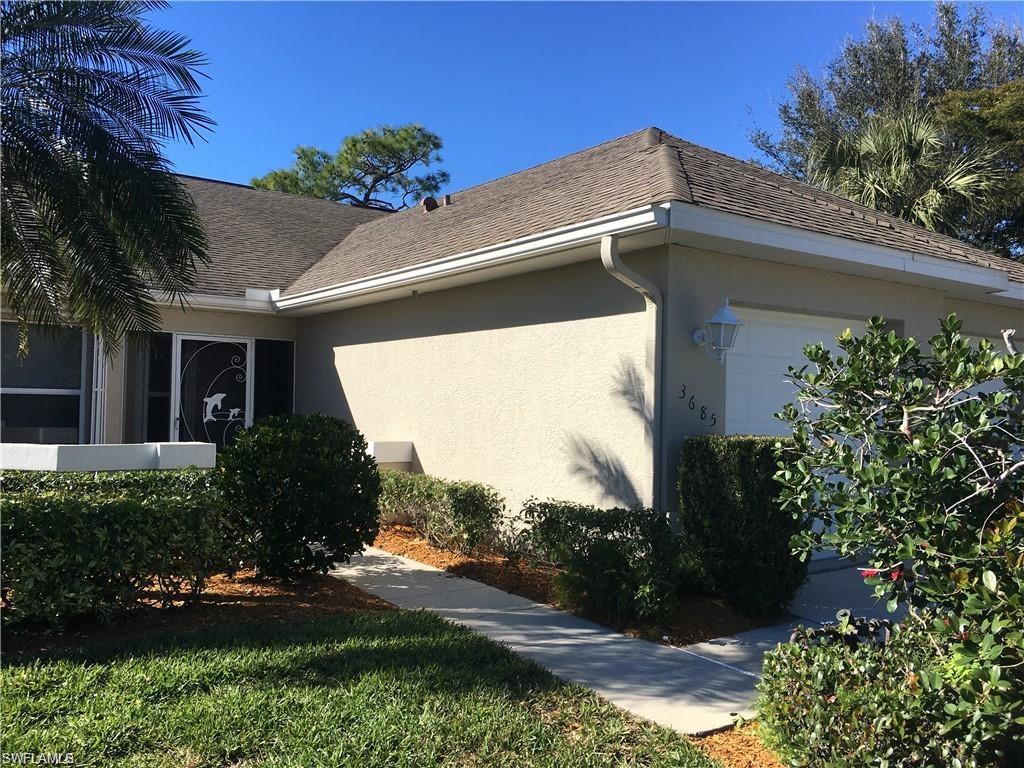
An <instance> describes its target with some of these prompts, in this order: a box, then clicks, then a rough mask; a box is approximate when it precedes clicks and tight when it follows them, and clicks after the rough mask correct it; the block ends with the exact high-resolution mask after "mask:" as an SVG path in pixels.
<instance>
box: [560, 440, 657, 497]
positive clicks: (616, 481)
mask: <svg viewBox="0 0 1024 768" xmlns="http://www.w3.org/2000/svg"><path fill="white" fill-rule="evenodd" d="M565 452H566V454H567V456H568V458H569V471H570V472H571V473H572V474H573V475H574V476H576V477H579V478H581V479H582V480H584V481H586V482H587V483H589V484H590V485H594V486H597V488H599V489H600V491H601V493H602V500H607V501H609V502H611V503H612V504H613V505H615V506H618V507H639V506H642V502H641V500H640V494H639V493H637V490H636V486H635V485H634V484H633V481H632V480H631V479H630V477H629V472H628V471H627V470H626V465H625V464H623V462H622V459H620V458H619V457H618V456H616V455H615V454H614V453H612V452H611V451H609V450H608V449H607V448H605V447H604V446H601V445H599V444H598V443H596V442H595V441H593V440H590V439H588V438H585V437H578V436H575V435H566V437H565Z"/></svg>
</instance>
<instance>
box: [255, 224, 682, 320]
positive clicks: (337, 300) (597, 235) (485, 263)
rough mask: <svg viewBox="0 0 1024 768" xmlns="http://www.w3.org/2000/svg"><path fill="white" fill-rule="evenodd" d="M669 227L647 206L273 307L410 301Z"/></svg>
mask: <svg viewBox="0 0 1024 768" xmlns="http://www.w3.org/2000/svg"><path fill="white" fill-rule="evenodd" d="M667 224H668V209H667V208H666V207H665V206H664V205H661V204H651V205H645V206H643V207H641V208H633V209H630V210H628V211H623V212H621V213H615V214H611V215H609V216H602V217H600V218H596V219H591V220H588V221H585V222H581V223H579V224H573V225H570V226H566V227H559V228H557V229H552V230H547V231H545V232H540V233H537V234H535V235H530V236H528V237H524V238H519V239H517V240H511V241H507V242H504V243H498V244H496V245H492V246H488V247H486V248H479V249H476V250H472V251H467V252H464V253H458V254H454V255H452V256H446V257H445V258H442V259H436V260H434V261H430V262H426V263H423V264H416V265H412V266H409V267H404V268H402V269H397V270H393V271H390V272H383V273H381V274H378V275H373V276H371V277H367V278H361V279H358V280H352V281H348V282H344V283H338V284H335V285H330V286H325V287H323V288H314V289H309V290H305V291H300V292H297V293H294V294H290V295H285V296H282V297H281V298H279V299H278V300H277V301H276V302H275V306H276V307H277V309H278V310H279V311H281V312H284V313H292V314H314V313H318V312H330V311H335V310H337V309H342V308H345V307H346V306H354V305H355V304H356V303H359V304H366V303H372V302H374V301H386V300H388V299H390V298H395V297H396V294H397V295H402V294H403V293H404V294H405V295H408V292H409V291H410V290H414V289H417V288H418V287H420V286H425V285H428V284H429V285H430V286H431V288H432V289H438V288H441V287H445V286H446V284H445V283H444V282H443V281H446V280H450V279H452V278H465V277H466V276H468V275H472V274H473V273H482V272H483V271H484V270H489V271H493V270H496V269H498V268H501V267H509V266H511V265H514V264H518V263H521V262H526V261H531V262H532V264H531V268H543V267H544V266H546V265H545V264H544V263H543V262H542V261H541V260H542V258H543V257H544V256H546V255H551V254H555V253H562V252H565V251H568V250H572V249H574V248H579V247H581V246H587V245H595V244H597V243H598V242H599V241H600V239H601V238H602V237H604V236H605V235H620V236H626V235H633V234H640V233H644V232H649V231H653V230H658V229H664V228H665V226H666V225H667ZM506 273H507V272H506ZM477 277H478V278H480V279H489V278H490V274H487V275H484V274H478V275H477ZM472 281H473V280H465V279H463V280H462V282H472Z"/></svg>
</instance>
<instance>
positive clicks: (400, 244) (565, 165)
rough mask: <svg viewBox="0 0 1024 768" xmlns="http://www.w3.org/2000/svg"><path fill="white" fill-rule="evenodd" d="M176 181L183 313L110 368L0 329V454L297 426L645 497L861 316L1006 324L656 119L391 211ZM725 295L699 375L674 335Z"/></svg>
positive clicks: (558, 486)
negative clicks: (1, 444) (720, 342)
mask: <svg viewBox="0 0 1024 768" xmlns="http://www.w3.org/2000/svg"><path fill="white" fill-rule="evenodd" d="M184 182H185V183H186V185H187V186H188V189H189V191H190V192H191V193H192V195H193V197H194V198H195V201H196V203H197V205H198V207H199V210H200V212H201V214H202V216H203V217H204V219H205V221H206V225H207V229H208V236H209V241H210V256H211V258H212V262H211V263H210V265H209V266H207V267H204V268H202V269H201V272H200V275H199V279H198V284H197V287H196V290H195V293H194V294H193V295H192V296H191V297H190V299H189V301H190V305H191V306H190V308H189V309H187V310H182V309H181V308H180V307H176V306H172V305H170V304H166V305H165V306H164V308H163V310H162V311H163V328H164V331H163V332H162V333H158V334H154V335H152V336H150V337H148V338H146V339H142V340H137V341H136V342H133V343H130V344H126V345H125V346H124V348H123V350H122V351H121V352H120V353H119V354H117V355H116V356H113V357H110V356H104V355H103V353H102V351H101V350H100V349H99V345H98V344H95V343H93V341H92V340H91V339H89V338H87V337H85V335H84V334H82V333H81V332H79V331H75V330H73V329H69V330H68V331H67V332H66V333H65V334H64V335H63V336H62V337H61V338H58V339H54V338H47V337H45V336H41V335H35V334H34V335H33V337H32V339H31V345H30V348H31V352H30V354H29V356H28V358H27V359H26V360H24V361H21V360H18V358H17V353H16V347H17V345H16V343H15V339H16V333H17V331H16V328H14V327H13V326H12V325H11V324H9V323H5V324H4V326H3V340H2V341H3V344H2V347H3V349H2V352H3V369H2V378H3V380H2V387H3V389H2V398H3V403H2V420H3V425H2V437H3V440H4V441H12V442H17V441H20V442H33V441H35V442H83V443H85V442H113V443H116V442H143V441H164V440H203V441H213V442H217V443H223V442H225V441H228V440H230V439H231V435H232V434H233V433H234V432H235V431H237V430H238V429H239V428H241V427H242V426H243V425H245V424H248V423H250V422H251V421H252V420H253V419H254V418H259V417H260V416H261V415H264V414H268V413H275V412H281V411H291V410H294V411H297V412H323V413H328V414H332V415H334V416H338V417H340V418H344V419H348V420H351V421H352V422H353V423H354V424H355V425H356V426H357V427H358V428H359V429H360V430H361V431H362V432H363V434H364V435H366V437H367V439H368V440H371V441H374V444H375V445H376V446H379V448H378V449H377V450H379V459H380V460H381V461H382V462H385V463H392V464H397V465H400V466H405V467H408V468H410V469H413V470H416V471H424V472H427V473H430V474H435V475H439V476H443V477H448V478H458V479H467V480H478V481H483V482H486V483H489V484H491V485H493V486H495V487H496V488H498V489H499V490H500V491H502V492H503V493H505V494H506V496H507V497H508V498H509V499H510V501H511V502H512V503H513V504H515V503H517V502H519V501H521V500H522V499H524V498H526V497H529V496H538V497H559V498H570V499H576V500H579V501H584V502H593V503H597V504H602V505H613V504H614V505H630V504H637V503H642V504H653V505H657V506H671V503H672V497H673V495H674V494H673V492H672V486H673V484H674V468H675V464H676V457H677V454H678V449H679V446H680V442H681V440H682V439H683V438H684V436H686V435H689V434H694V433H702V432H719V433H769V434H770V433H779V432H780V431H781V430H782V425H780V424H779V423H777V422H776V421H775V420H774V418H773V416H772V414H773V413H774V412H775V411H777V410H778V409H779V407H780V406H781V405H782V403H784V402H786V401H787V400H789V399H790V398H791V396H792V392H791V390H790V388H788V386H787V384H786V382H785V381H784V379H783V375H784V373H785V371H786V368H787V366H789V365H791V364H796V363H798V362H799V361H800V359H801V348H802V346H803V345H804V344H807V343H811V342H816V341H818V340H822V339H824V340H829V339H832V338H833V337H834V336H835V335H836V334H838V333H841V332H842V331H843V330H844V329H846V328H851V329H853V330H855V331H856V330H858V329H860V328H862V327H863V323H864V321H865V320H866V319H867V318H868V317H870V316H872V315H876V314H880V315H885V316H886V317H887V318H889V320H890V321H891V322H892V324H893V326H894V327H895V328H896V329H897V330H899V331H900V332H902V333H904V334H908V335H913V336H916V337H922V338H923V337H928V336H930V335H932V334H933V333H935V332H936V330H937V328H938V321H939V318H940V317H943V316H945V315H947V314H949V313H951V312H956V313H958V314H959V315H960V316H961V317H962V318H963V321H964V328H965V330H966V331H967V332H968V333H969V334H971V335H975V336H978V337H990V338H993V339H997V338H998V337H999V335H1000V332H1001V330H1002V329H1004V328H1009V327H1013V328H1021V327H1024V264H1021V263H1017V262H1014V261H1012V260H1009V259H1005V258H1002V257H999V256H995V255H992V254H990V253H987V252H985V251H982V250H978V249H976V248H973V247H971V246H969V245H967V244H965V243H963V242H960V241H958V240H955V239H953V238H949V237H945V236H943V235H938V234H934V233H932V232H928V231H926V230H924V229H922V228H919V227H917V226H914V225H912V224H909V223H907V222H905V221H902V220H900V219H897V218H893V217H891V216H887V215H885V214H882V213H879V212H877V211H874V210H870V209H867V208H864V207H861V206H859V205H856V204H854V203H851V202H849V201H847V200H844V199H842V198H839V197H835V196H833V195H830V194H827V193H825V192H822V191H821V190H818V189H815V188H813V187H810V186H807V185H805V184H802V183H799V182H796V181H794V180H792V179H789V178H784V177H782V176H779V175H776V174H774V173H771V172H769V171H767V170H765V169H763V168H760V167H757V166H755V165H752V164H749V163H745V162H741V161H740V160H737V159H735V158H732V157H728V156H726V155H722V154H719V153H717V152H713V151H711V150H708V149H704V148H702V147H699V146H696V145H694V144H691V143H689V142H686V141H682V140H680V139H678V138H675V137H674V136H671V135H669V134H667V133H665V132H664V131H661V130H659V129H657V128H648V129H645V130H642V131H638V132H636V133H633V134H631V135H629V136H625V137H622V138H619V139H615V140H614V141H609V142H607V143H604V144H601V145H599V146H596V147H592V148H590V149H585V150H583V151H580V152H576V153H574V154H571V155H567V156H565V157H561V158H558V159H557V160H553V161H551V162H548V163H544V164H542V165H538V166H536V167H534V168H530V169H528V170H525V171H521V172H519V173H515V174H512V175H510V176H505V177H503V178H500V179H497V180H495V181H491V182H488V183H486V184H482V185H480V186H477V187H472V188H470V189H466V190H463V191H461V192H456V193H453V194H451V195H445V196H444V197H443V199H440V200H437V201H435V200H427V201H425V204H423V205H420V206H417V207H416V208H415V209H411V210H407V211H403V212H399V213H387V212H382V211H377V210H368V209H365V208H356V207H351V206H347V205H341V204H337V203H332V202H327V201H322V200H313V199H308V198H302V197H296V196H291V195H286V194H281V193H277V192H268V191H262V190H256V189H252V188H250V187H246V186H243V185H237V184H229V183H224V182H218V181H210V180H206V179H198V178H191V177H184ZM727 299H728V300H729V302H730V304H731V308H732V311H733V312H734V313H735V315H736V316H737V317H738V319H739V321H741V322H742V323H743V325H742V326H741V327H740V328H739V332H738V334H737V336H736V340H735V346H734V347H733V348H732V349H731V350H730V351H728V352H727V353H725V354H724V360H720V357H722V351H721V350H716V349H715V348H714V347H715V345H714V344H712V343H711V342H712V341H713V339H711V338H708V334H707V333H705V334H704V335H703V337H702V335H701V334H697V335H696V336H695V333H694V332H695V331H698V330H701V329H705V330H706V325H707V323H708V321H709V320H711V319H712V318H713V316H715V314H716V312H718V311H719V310H720V309H721V308H723V305H724V304H725V303H726V300H727ZM695 338H696V341H695ZM701 340H703V341H704V343H703V345H700V344H698V343H697V342H698V341H701ZM410 443H411V449H409V447H408V444H410ZM396 446H398V447H397V448H396ZM402 446H405V447H402Z"/></svg>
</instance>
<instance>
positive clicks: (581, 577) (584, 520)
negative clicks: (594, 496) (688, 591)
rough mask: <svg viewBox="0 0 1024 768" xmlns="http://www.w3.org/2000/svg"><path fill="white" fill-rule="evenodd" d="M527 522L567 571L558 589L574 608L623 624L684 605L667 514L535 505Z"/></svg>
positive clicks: (526, 511)
mask: <svg viewBox="0 0 1024 768" xmlns="http://www.w3.org/2000/svg"><path fill="white" fill-rule="evenodd" d="M523 517H524V519H525V522H526V523H528V524H529V525H530V526H531V528H530V533H529V537H530V539H531V541H532V544H533V547H534V548H535V549H536V551H537V552H539V553H540V554H541V555H542V556H543V557H545V558H546V559H548V560H549V561H551V562H553V563H555V564H556V565H558V566H559V567H561V568H562V569H563V570H562V572H561V573H560V574H559V575H558V576H557V577H556V578H555V588H556V590H557V591H558V593H559V597H560V598H561V599H562V600H563V601H564V602H566V603H568V604H569V605H570V606H573V607H575V608H579V609H580V610H582V611H583V612H584V613H587V614H589V615H591V616H594V617H595V618H599V619H608V620H611V621H613V622H622V621H632V620H634V619H657V618H661V617H663V616H665V615H666V614H668V613H670V612H671V611H672V609H673V608H674V607H675V606H676V605H677V601H678V584H679V550H678V544H677V543H676V537H675V536H674V535H673V533H672V529H671V527H670V525H669V521H668V518H667V516H666V515H665V514H664V513H661V512H654V511H652V510H650V509H598V508H596V507H590V506H587V505H584V504H574V503H571V502H565V501H543V502H542V501H537V500H534V499H531V500H529V501H527V502H526V504H525V505H524V507H523Z"/></svg>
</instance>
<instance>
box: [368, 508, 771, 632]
mask: <svg viewBox="0 0 1024 768" xmlns="http://www.w3.org/2000/svg"><path fill="white" fill-rule="evenodd" d="M373 543H374V546H376V547H379V548H380V549H383V550H386V551H387V552H391V553H392V554H395V555H402V556H403V557H408V558H410V559H412V560H418V561H419V562H421V563H426V564H427V565H432V566H434V567H435V568H440V569H441V570H444V571H448V572H449V573H454V574H456V575H458V576H464V577H466V578H469V579H474V580H475V581H480V582H483V583H484V584H488V585H490V586H492V587H497V588H498V589H503V590H505V591H506V592H511V593H512V594H515V595H520V596H522V597H525V598H527V599H529V600H535V601H536V602H538V603H547V604H548V605H552V606H555V607H556V608H561V609H563V610H564V609H565V606H562V605H559V604H558V600H557V597H556V595H555V590H554V587H553V585H552V580H553V579H554V577H555V575H556V574H557V573H558V571H557V570H556V569H554V568H547V567H526V566H522V567H520V568H516V567H515V566H512V565H510V564H509V563H507V562H506V560H505V559H504V558H502V557H498V556H495V555H487V554H479V555H463V554H459V553H456V552H450V551H448V550H445V549H440V548H438V547H435V546H433V545H432V544H430V543H429V542H428V541H427V540H426V539H424V538H423V537H421V536H420V535H419V534H418V533H416V531H414V530H413V529H412V528H410V527H408V526H404V525H389V526H385V527H382V528H381V530H380V532H379V533H378V534H377V539H376V540H375V541H374V542H373ZM779 620H780V619H779V618H772V619H768V620H757V619H752V618H750V617H749V616H744V615H743V614H741V613H738V612H737V611H735V610H733V609H732V608H730V607H729V606H728V605H726V604H725V603H724V602H722V601H721V600H718V599H716V598H713V597H702V596H690V597H684V598H683V599H682V601H681V603H680V606H679V609H678V610H677V611H676V613H675V615H674V616H673V618H672V620H670V621H668V622H665V623H664V624H659V625H658V626H649V625H627V626H617V627H615V628H616V629H618V630H621V631H622V632H624V633H625V634H627V635H630V636H632V637H641V638H644V639H645V640H651V641H653V642H656V643H663V644H665V645H689V644H690V643H699V642H703V641H704V640H711V639H712V638H715V637H724V636H725V635H734V634H737V633H738V632H746V631H747V630H750V629H757V628H758V627H763V626H767V625H769V624H774V623H776V622H777V621H779Z"/></svg>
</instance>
